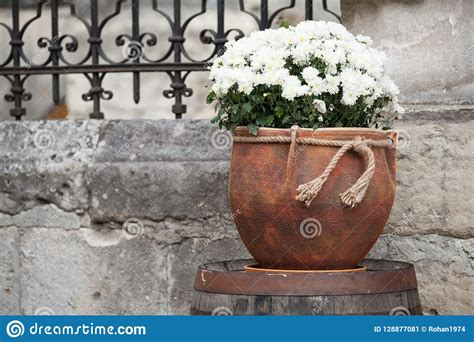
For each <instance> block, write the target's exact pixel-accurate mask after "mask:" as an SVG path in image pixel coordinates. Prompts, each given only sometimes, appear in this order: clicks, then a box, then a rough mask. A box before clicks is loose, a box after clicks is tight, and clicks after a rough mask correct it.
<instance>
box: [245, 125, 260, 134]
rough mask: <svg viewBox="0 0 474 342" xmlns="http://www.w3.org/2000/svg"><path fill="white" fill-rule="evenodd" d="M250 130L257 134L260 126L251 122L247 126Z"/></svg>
mask: <svg viewBox="0 0 474 342" xmlns="http://www.w3.org/2000/svg"><path fill="white" fill-rule="evenodd" d="M247 128H248V130H249V132H250V133H252V134H253V135H257V133H258V126H257V125H255V124H250V125H248V126H247Z"/></svg>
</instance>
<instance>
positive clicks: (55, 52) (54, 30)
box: [48, 0, 61, 105]
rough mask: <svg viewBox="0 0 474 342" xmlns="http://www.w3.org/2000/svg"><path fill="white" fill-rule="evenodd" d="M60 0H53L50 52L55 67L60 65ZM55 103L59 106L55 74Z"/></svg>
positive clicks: (57, 82) (57, 76) (55, 76)
mask: <svg viewBox="0 0 474 342" xmlns="http://www.w3.org/2000/svg"><path fill="white" fill-rule="evenodd" d="M58 21H59V17H58V0H51V41H50V42H49V47H48V49H49V51H50V52H51V61H52V63H53V66H55V67H56V66H58V65H59V51H61V47H60V46H59V44H58V40H59V29H58ZM52 78H53V102H54V103H55V104H56V105H59V102H60V101H61V100H60V94H59V75H58V74H53V75H52Z"/></svg>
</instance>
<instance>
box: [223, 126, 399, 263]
mask: <svg viewBox="0 0 474 342" xmlns="http://www.w3.org/2000/svg"><path fill="white" fill-rule="evenodd" d="M234 134H235V136H236V137H250V136H251V135H250V134H249V133H248V131H247V129H246V128H245V127H239V128H237V129H236V130H235V133H234ZM258 136H259V137H270V136H272V137H277V136H284V137H290V136H291V131H290V130H289V129H271V128H260V129H259V132H258ZM298 137H301V138H317V139H328V140H353V139H355V138H356V137H363V138H366V139H371V140H381V141H387V139H390V140H391V141H393V143H392V145H391V146H389V147H375V146H374V147H371V149H372V151H373V154H374V158H375V171H374V174H373V177H372V179H371V181H370V184H369V186H368V188H367V192H366V193H365V196H364V198H363V200H362V201H361V203H359V204H358V205H357V206H356V207H354V208H348V207H346V206H344V205H343V204H342V203H341V201H340V198H339V194H340V193H343V192H344V191H346V190H347V188H348V187H350V186H351V185H352V184H354V182H356V180H357V179H358V178H359V177H360V175H361V174H362V173H363V172H364V171H365V169H366V160H364V158H363V157H362V156H361V155H360V154H358V153H356V152H354V151H348V152H346V153H345V154H344V155H343V156H342V158H341V159H340V160H339V162H338V163H337V166H336V167H335V168H334V169H333V170H332V172H331V174H330V175H329V177H328V178H327V180H326V183H325V184H324V186H323V187H322V188H321V190H320V192H319V193H318V195H317V196H316V198H315V199H314V200H313V201H312V203H311V204H310V205H309V207H307V206H306V205H305V204H304V203H302V202H300V201H298V200H296V199H295V197H296V196H297V191H296V189H297V187H298V186H299V185H300V184H303V183H307V182H309V181H311V180H312V179H314V178H316V177H318V176H319V175H320V174H321V173H322V172H323V171H324V169H325V168H326V166H327V165H328V163H329V162H330V161H331V159H332V158H333V156H334V154H335V153H336V152H337V151H338V148H337V147H326V146H313V145H301V144H296V146H293V149H292V151H291V152H290V146H291V145H290V144H289V143H241V142H234V146H233V150H232V160H231V172H230V184H229V195H230V206H231V209H232V213H233V218H234V220H235V224H236V226H237V229H238V231H239V234H240V237H241V239H242V241H243V242H244V244H245V246H246V247H247V249H248V250H249V251H250V253H251V254H252V256H253V257H254V258H255V259H256V261H257V262H258V263H259V265H260V266H261V267H264V268H278V269H311V270H317V269H351V268H355V267H357V265H358V263H359V262H361V261H362V259H363V258H364V257H365V256H366V255H367V253H368V252H369V250H370V249H371V247H372V246H373V245H374V243H375V242H376V241H377V238H378V237H379V236H380V234H381V233H382V230H383V228H384V226H385V224H386V222H387V219H388V217H389V214H390V210H391V208H392V204H393V201H394V199H395V186H396V183H395V155H396V140H397V134H396V133H395V132H393V131H381V130H376V129H366V128H329V129H320V130H316V131H314V130H310V129H299V130H298Z"/></svg>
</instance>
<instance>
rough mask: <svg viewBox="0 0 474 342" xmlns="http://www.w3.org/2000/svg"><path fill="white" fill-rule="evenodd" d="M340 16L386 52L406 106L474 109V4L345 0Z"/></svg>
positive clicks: (441, 0) (455, 0) (449, 0)
mask: <svg viewBox="0 0 474 342" xmlns="http://www.w3.org/2000/svg"><path fill="white" fill-rule="evenodd" d="M341 11H342V21H343V23H344V24H345V25H346V26H347V27H348V29H349V30H350V31H351V32H353V33H354V34H359V33H361V34H364V35H368V36H370V37H372V39H373V40H374V45H375V47H377V48H380V49H382V50H383V51H385V52H386V54H387V56H388V58H387V67H388V71H389V74H390V76H391V77H392V78H393V79H394V80H395V82H396V83H397V85H398V86H399V87H400V89H401V94H400V95H401V96H400V99H401V100H402V101H403V102H404V103H438V104H446V103H450V104H473V101H474V99H473V97H472V94H473V89H474V68H473V61H474V60H473V58H472V36H473V18H474V3H473V2H472V0H439V1H438V0H436V1H434V0H425V1H421V0H418V1H416V0H415V1H393V0H342V1H341ZM433 80H436V81H433Z"/></svg>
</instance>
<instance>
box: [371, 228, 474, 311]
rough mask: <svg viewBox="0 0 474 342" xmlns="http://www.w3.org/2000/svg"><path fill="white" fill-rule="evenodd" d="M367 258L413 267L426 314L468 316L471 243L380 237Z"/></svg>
mask: <svg viewBox="0 0 474 342" xmlns="http://www.w3.org/2000/svg"><path fill="white" fill-rule="evenodd" d="M369 257H372V258H379V259H390V260H401V261H408V262H411V263H414V264H415V269H416V275H417V278H418V286H419V290H420V297H421V301H422V303H423V309H424V312H425V313H426V314H440V315H446V314H450V315H472V312H473V307H474V298H473V296H472V291H473V290H474V283H473V277H474V271H473V264H474V239H466V240H463V239H455V238H449V237H444V236H439V235H434V234H429V235H420V236H410V237H407V236H394V235H383V236H381V237H380V239H379V240H378V241H377V243H376V245H375V246H374V248H373V249H372V250H371V252H370V254H369ZM435 294H436V295H435Z"/></svg>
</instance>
